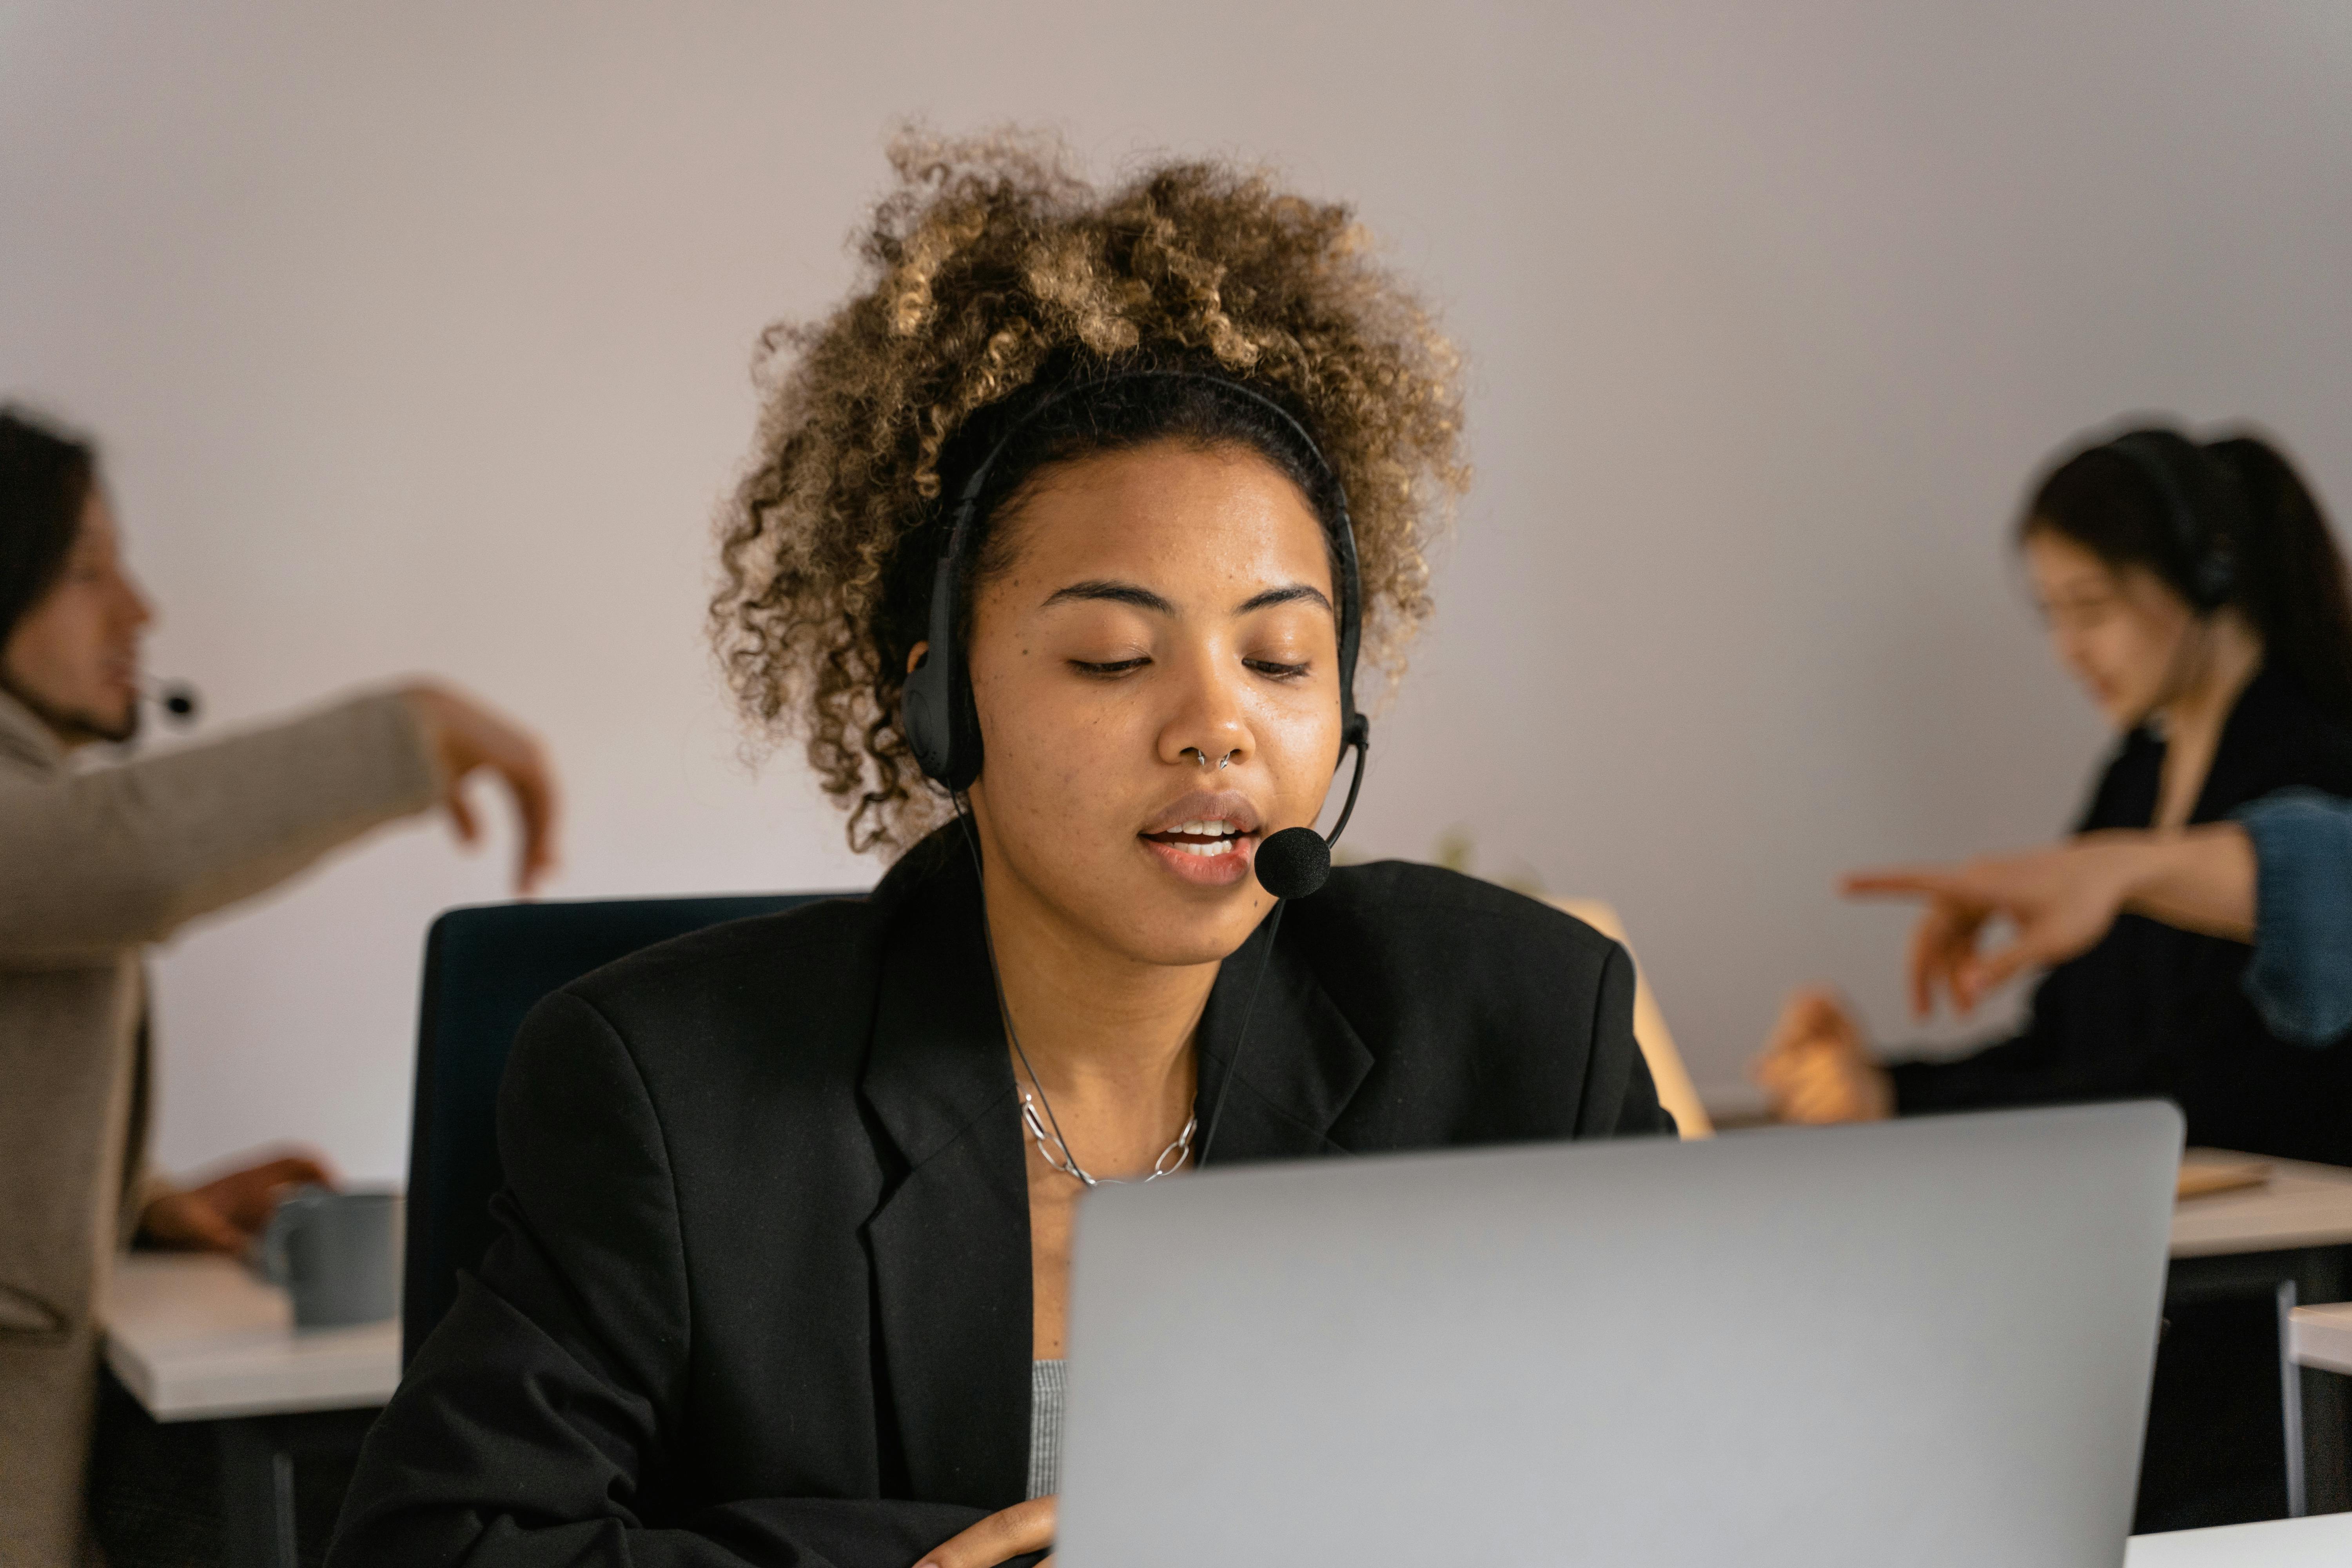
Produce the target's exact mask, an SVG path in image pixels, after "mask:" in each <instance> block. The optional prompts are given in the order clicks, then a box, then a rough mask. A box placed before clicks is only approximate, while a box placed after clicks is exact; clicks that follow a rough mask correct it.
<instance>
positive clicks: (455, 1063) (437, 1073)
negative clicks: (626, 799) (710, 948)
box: [400, 893, 856, 1367]
mask: <svg viewBox="0 0 2352 1568" xmlns="http://www.w3.org/2000/svg"><path fill="white" fill-rule="evenodd" d="M844 897H851V898H854V897H856V895H855V894H842V893H772V894H760V895H750V896H740V897H733V898H700V899H592V900H574V901H569V902H562V903H521V904H480V905H476V906H474V907H471V908H467V909H457V910H446V911H445V912H444V913H443V914H442V915H441V917H440V918H439V919H438V920H436V921H434V922H433V928H432V930H431V931H428V932H426V933H425V999H424V1004H423V1005H422V1007H421V1008H420V1009H419V1012H418V1016H417V1021H416V1102H415V1119H414V1121H413V1122H412V1123H411V1126H410V1129H409V1142H408V1233H407V1248H408V1251H407V1261H406V1264H405V1266H404V1270H403V1280H402V1290H401V1333H400V1363H401V1365H402V1366H404V1367H405V1366H406V1365H407V1364H408V1363H410V1362H411V1361H414V1360H415V1357H416V1349H417V1347H418V1346H419V1345H421V1344H423V1343H424V1342H425V1335H427V1334H429V1333H431V1332H432V1331H433V1325H434V1324H436V1323H437V1322H439V1321H441V1316H442V1314H443V1313H445V1312H446V1311H447V1310H449V1305H450V1303H451V1302H452V1301H454V1300H457V1270H459V1269H460V1268H478V1267H479V1266H480V1264H481V1260H482V1254H483V1253H484V1252H486V1251H487V1250H488V1248H489V1245H490V1237H491V1235H492V1233H493V1229H494V1227H493V1226H492V1225H491V1223H490V1212H489V1205H490V1196H491V1194H494V1193H496V1192H497V1191H498V1190H499V1184H500V1183H501V1182H502V1181H503V1180H504V1179H505V1177H504V1173H503V1172H502V1171H501V1170H500V1168H499V1145H498V1125H497V1110H498V1098H499V1079H500V1078H501V1077H502V1076H504V1074H505V1072H506V1065H507V1052H508V1050H509V1048H511V1047H512V1046H513V1045H514V1037H515V1031H516V1030H517V1029H518V1028H520V1026H521V1025H522V1020H523V1015H524V1014H526V1013H528V1012H530V1009H531V1005H533V1004H534V1003H536V1002H537V1001H538V1000H539V999H540V998H541V997H542V996H544V995H546V994H548V993H549V992H551V991H554V990H558V989H560V988H562V986H564V985H568V984H571V983H572V981H574V980H577V979H579V978H580V976H582V975H583V974H585V973H588V972H589V971H590V970H592V969H596V968H599V967H601V966H603V965H604V964H607V963H612V962H613V961H614V959H617V958H625V957H626V956H627V955H628V954H630V953H632V952H636V951H637V950H638V949H639V948H642V947H650V946H652V945H653V944H654V943H656V942H667V940H669V939H670V938H671V937H674V936H684V935H685V934H687V933H688V931H700V930H701V929H702V928H703V927H705V926H712V925H717V924H719V922H720V921H735V920H745V919H748V918H750V917H751V916H753V915H770V914H776V913H779V912H781V911H782V910H789V909H794V908H797V907H798V906H800V905H802V904H813V903H815V902H817V901H819V900H824V899H833V898H844Z"/></svg>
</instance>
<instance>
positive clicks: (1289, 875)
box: [1250, 732, 1369, 913]
mask: <svg viewBox="0 0 2352 1568" xmlns="http://www.w3.org/2000/svg"><path fill="white" fill-rule="evenodd" d="M1342 743H1343V744H1345V745H1349V746H1353V747H1354V748H1355V749H1356V774H1355V776H1354V777H1353V778H1351V779H1349V781H1348V803H1347V804H1346V805H1343V806H1341V807H1340V808H1339V821H1338V822H1335V823H1333V824H1332V825H1331V837H1328V838H1326V837H1323V835H1321V834H1319V833H1318V832H1316V831H1315V830H1314V829H1313V828H1311V827H1286V828H1284V829H1283V830H1282V831H1281V832H1279V833H1269V834H1267V835H1266V836H1265V840H1264V842H1262V843H1260V844H1259V845H1258V847H1257V853H1256V854H1255V855H1253V856H1251V857H1250V869H1252V870H1253V871H1255V872H1256V873H1257V885H1258V886H1259V887H1261V888H1264V889H1265V890H1266V891H1267V892H1269V893H1272V894H1273V895H1274V896H1275V897H1276V898H1277V899H1286V900H1287V899H1311V898H1313V897H1314V896H1315V895H1316V894H1318V893H1319V892H1321V891H1322V890H1323V884H1324V883H1325V882H1328V881H1329V880H1330V879H1331V846H1333V845H1334V844H1337V843H1339V835H1341V834H1342V833H1345V832H1347V831H1348V818H1349V817H1351V816H1355V815H1356V792H1357V791H1358V790H1360V789H1362V788H1363V787H1364V750H1365V747H1366V746H1367V745H1368V744H1369V740H1368V737H1366V736H1365V735H1364V734H1362V733H1360V732H1358V733H1354V734H1350V735H1349V737H1348V738H1347V740H1346V741H1345V742H1342ZM1276 912H1277V913H1279V910H1277V911H1276Z"/></svg>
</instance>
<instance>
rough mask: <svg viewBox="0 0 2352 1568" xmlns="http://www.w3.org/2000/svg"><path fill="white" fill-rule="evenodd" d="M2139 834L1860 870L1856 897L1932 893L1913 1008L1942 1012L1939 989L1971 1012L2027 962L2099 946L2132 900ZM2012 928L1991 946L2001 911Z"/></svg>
mask: <svg viewBox="0 0 2352 1568" xmlns="http://www.w3.org/2000/svg"><path fill="white" fill-rule="evenodd" d="M2144 837H2145V836H2144V835H2140V834H2100V833H2093V834H2086V835H2084V837H2080V838H2076V839H2074V840H2072V841H2070V842H2068V843H2065V844H2060V845H2053V846H2052V847H2049V848H2046V849H2034V850H2029V851H2027V852H2026V853H2024V854H2021V855H2006V856H1997V857H1996V856H1988V857H1982V858H1978V859H1974V860H1966V861H1962V862H1961V863H1959V864H1958V865H1955V866H1892V867H1881V868H1874V869H1871V870H1865V871H1856V872H1854V873H1853V874H1852V875H1850V876H1848V877H1847V878H1846V879H1845V880H1844V882H1843V885H1842V890H1843V892H1844V893H1845V894H1846V896H1847V897H1848V898H1885V897H1894V898H1913V899H1920V900H1925V901H1926V903H1927V908H1926V909H1925V910H1922V911H1921V912H1920V915H1919V923H1918V924H1917V925H1916V926H1915V927H1913V928H1912V931H1911V952H1910V955H1909V959H1908V970H1909V981H1910V994H1911V1011H1912V1013H1913V1015H1914V1016H1917V1017H1922V1018H1924V1017H1926V1016H1927V1015H1928V1014H1929V1013H1931V1012H1933V1011H1934V1010H1935V1006H1936V993H1937V989H1938V988H1939V987H1940V988H1941V989H1942V990H1943V991H1944V993H1945V994H1947V995H1948V996H1949V997H1950V998H1951V1002H1952V1010H1953V1012H1955V1013H1957V1014H1958V1015H1959V1016H1962V1017H1966V1016H1968V1015H1969V1013H1971V1012H1973V1011H1974V1010H1975V1009H1976V1005H1977V1004H1978V1003H1979V1002H1980V1001H1982V1000H1983V999H1984V997H1985V996H1986V995H1987V994H1989V993H1990V992H1992V991H1995V990H1998V989H1999V988H2000V986H2001V985H2002V984H2005V983H2006V982H2008V981H2009V980H2011V979H2012V978H2014V977H2015V976H2017V975H2018V974H2020V973H2023V972H2024V971H2026V970H2028V969H2041V968H2047V967H2048V966H2049V965H2051V964H2053V963H2064V962H2065V961H2066V960H2068V959H2070V958H2073V957H2074V956H2076V955H2077V954H2079V953H2082V952H2087V951H2089V950H2090V949H2091V948H2093V947H2095V946H2096V945H2097V944H2098V942H2099V940H2100V939H2101V938H2102V937H2105V935H2106V934H2107V930H2108V928H2109V927H2110V926H2112V925H2114V924H2115V923H2116V915H2118V914H2120V913H2121V912H2122V911H2123V909H2124V905H2125V902H2126V900H2128V899H2129V898H2130V896H2131V893H2132V889H2133V887H2134V882H2135V879H2136V877H2137V868H2138V858H2139V856H2140V855H2141V853H2142V850H2141V840H2142V839H2143V838H2144ZM1996 915H1999V916H2001V917H2004V918H2005V919H2007V920H2008V921H2010V922H2011V925H2012V926H2013V927H2014V930H2013V931H2011V935H2010V939H2009V942H2008V943H2007V944H2006V945H2004V946H2001V947H1998V948H1995V949H1993V950H1992V951H1990V952H1986V951H1984V937H1985V927H1986V926H1987V924H1988V923H1990V921H1991V920H1992V919H1993V917H1994V916H1996Z"/></svg>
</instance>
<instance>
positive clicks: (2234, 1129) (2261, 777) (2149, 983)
mask: <svg viewBox="0 0 2352 1568" xmlns="http://www.w3.org/2000/svg"><path fill="white" fill-rule="evenodd" d="M2163 767H2164V742H2162V741H2161V740H2159V739H2158V737H2157V736H2156V735H2154V734H2153V733H2151V732H2150V731H2147V730H2136V731H2133V732H2132V733H2131V734H2129V735H2127V736H2126V737H2125V738H2124V740H2123V742H2122V744H2121V745H2120V746H2119V747H2118V748H2117V750H2116V754H2115V757H2114V758H2113V760H2112V761H2111V762H2110V763H2108V765H2107V769H2106V772H2105V773H2104V774H2103V775H2102V776H2101V777H2100V779H2099V782H2098V785H2097V787H2096V788H2095V790H2094V791H2093V792H2092V795H2091V803H2090V805H2089V807H2088V808H2087V809H2086V810H2085V811H2084V814H2083V817H2082V820H2081V821H2080V822H2079V823H2078V824H2077V825H2076V828H2075V830H2076V831H2077V832H2083V833H2087V832H2090V831H2092V830H2094V829H2096V828H2103V827H2146V826H2148V824H2149V823H2151V822H2153V821H2155V820H2156V803H2157V793H2158V784H2159V782H2160V780H2161V775H2162V771H2163ZM2297 784H2301V785H2307V786H2310V787H2312V788H2315V789H2321V790H2325V791H2326V792H2327V793H2328V794H2330V795H2352V731H2347V728H2346V727H2345V726H2344V725H2342V724H2340V723H2338V722H2336V721H2335V720H2333V719H2330V718H2328V717H2327V716H2326V715H2325V714H2324V713H2322V712H2320V711H2319V710H2317V709H2316V708H2315V707H2313V706H2312V704H2311V702H2310V700H2308V699H2307V698H2305V696H2304V695H2303V693H2302V691H2301V690H2300V689H2298V688H2297V687H2296V686H2295V685H2294V682H2293V681H2291V680H2289V679H2287V678H2286V677H2285V676H2284V675H2280V674H2276V673H2273V672H2272V671H2270V670H2267V669H2266V670H2264V671H2263V672H2262V673H2261V674H2259V675H2257V676H2256V677H2255V678H2254V679H2252V681H2251V682H2249V683H2248V684H2247V687H2246V689H2245V690H2244V691H2243V692H2242V693H2240V694H2239V697H2238V701H2237V705H2236V706H2235V707H2233V708H2232V709H2231V710H2230V717H2229V721H2227V722H2226V723H2225V724H2224V725H2223V726H2222V728H2221V740H2220V742H2218V744H2217V745H2216V746H2215V748H2214V752H2213V764H2212V768H2211V770H2210V772H2209V773H2207V774H2206V776H2205V787H2204V789H2203V790H2202V792H2201V793H2200V795H2199V796H2198V799H2197V805H2196V807H2195V809H2194V810H2193V811H2192V812H2191V813H2190V814H2189V821H2191V822H2192V823H2196V822H2220V821H2222V820H2224V819H2226V818H2227V817H2228V816H2229V815H2230V814H2231V812H2233V811H2235V810H2236V809H2237V808H2238V807H2240V806H2242V805H2246V804H2247V803H2248V802H2250V801H2254V800H2259V799H2261V798H2262V797H2263V795H2269V794H2271V793H2273V791H2276V790H2282V789H2286V788H2288V787H2290V786H2293V785H2297ZM2252 951H2253V950H2252V949H2251V948H2249V947H2246V946H2245V945H2243V944H2242V943H2239V942H2225V941H2223V940H2221V938H2219V937H2210V936H2198V935H2195V934H2194V933H2192V932H2189V931H2179V930H2176V929H2174V928H2173V927H2171V926H2168V925H2163V924H2159V923H2158V922H2157V921H2151V920H2144V919H2142V918H2140V917H2139V916H2137V915H2126V916H2125V917H2124V918H2123V919H2121V920H2119V921H2116V924H2115V929H2114V930H2112V931H2109V932H2108V933H2107V935H2106V937H2105V939H2104V940H2103V941H2101V942H2100V943H2099V944H2098V945H2097V946H2096V947H2095V948H2093V949H2091V951H2090V952H2085V953H2084V954H2083V955H2082V956H2081V957H2079V958H2076V959H2074V960H2072V961H2071V962H2069V963H2062V964H2060V965H2058V966H2057V967H2056V968H2054V969H2053V970H2052V971H2051V972H2050V973H2049V974H2048V975H2047V976H2046V977H2045V978H2044V979H2043V980H2042V983H2041V984H2040V985H2039V986H2038V987H2037V988H2036V989H2035V991H2034V993H2033V1003H2032V1017H2031V1019H2030V1020H2029V1021H2028V1023H2027V1024H2026V1026H2025V1028H2024V1029H2023V1030H2022V1031H2021V1032H2020V1033H2019V1034H2018V1035H2016V1036H2015V1037H2012V1038H2011V1039H2008V1040H2004V1041H2002V1042H2000V1044H1998V1045H1995V1046H1992V1047H1989V1048H1987V1049H1984V1050H1980V1051H1979V1052H1977V1053H1975V1054H1974V1055H1972V1056H1968V1057H1963V1058H1959V1059H1958V1060H1957V1061H1945V1062H1929V1061H1915V1062H1906V1063H1901V1064H1898V1065H1897V1066H1895V1068H1894V1078H1895V1103H1896V1105H1897V1107H1898V1108H1899V1109H1900V1110H1903V1111H1904V1112H1905V1113H1906V1114H1908V1113H1911V1112H1915V1111H1925V1110H1970V1109H1975V1108H1978V1107H1986V1106H2001V1105H2027V1104H2036V1103H2046V1102H2050V1101H2055V1100H2111V1099H2130V1098H2136V1097H2138V1096H2142V1095H2159V1096H2164V1097H2166V1098H2168V1099H2170V1100H2174V1101H2175V1102H2176V1103H2178V1104H2179V1107H2180V1109H2181V1111H2182V1113H2183V1114H2184V1115H2185V1116H2186V1117H2187V1118H2188V1121H2189V1142H2191V1143H2203V1144H2211V1145H2215V1146H2218V1147H2221V1148H2225V1149H2243V1150H2246V1151H2249V1152H2252V1153H2257V1154H2273V1155H2277V1156H2279V1157H2281V1158H2284V1159H2298V1160H2319V1161H2324V1162H2326V1163H2329V1164H2336V1165H2346V1164H2352V1043H2346V1042H2338V1043H2337V1044H2336V1045H2334V1046H2331V1047H2327V1048H2326V1049H2325V1050H2315V1049H2313V1048H2311V1047H2306V1046H2298V1045H2294V1044H2293V1043H2291V1042H2288V1041H2285V1040H2282V1039H2280V1038H2279V1037H2276V1036H2274V1035H2273V1034H2272V1033H2271V1032H2270V1030H2269V1029H2268V1028H2267V1027H2266V1026H2264V1025H2263V1020H2262V1016H2261V1015H2260V1014H2259V1013H2257V1012H2256V1011H2255V1009H2254V1006H2253V1005H2252V1002H2251V1001H2249V1000H2248V998H2247V996H2246V993H2245V987H2244V980H2245V972H2246V964H2247V963H2248V962H2249V960H2250V959H2251V958H2252Z"/></svg>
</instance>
